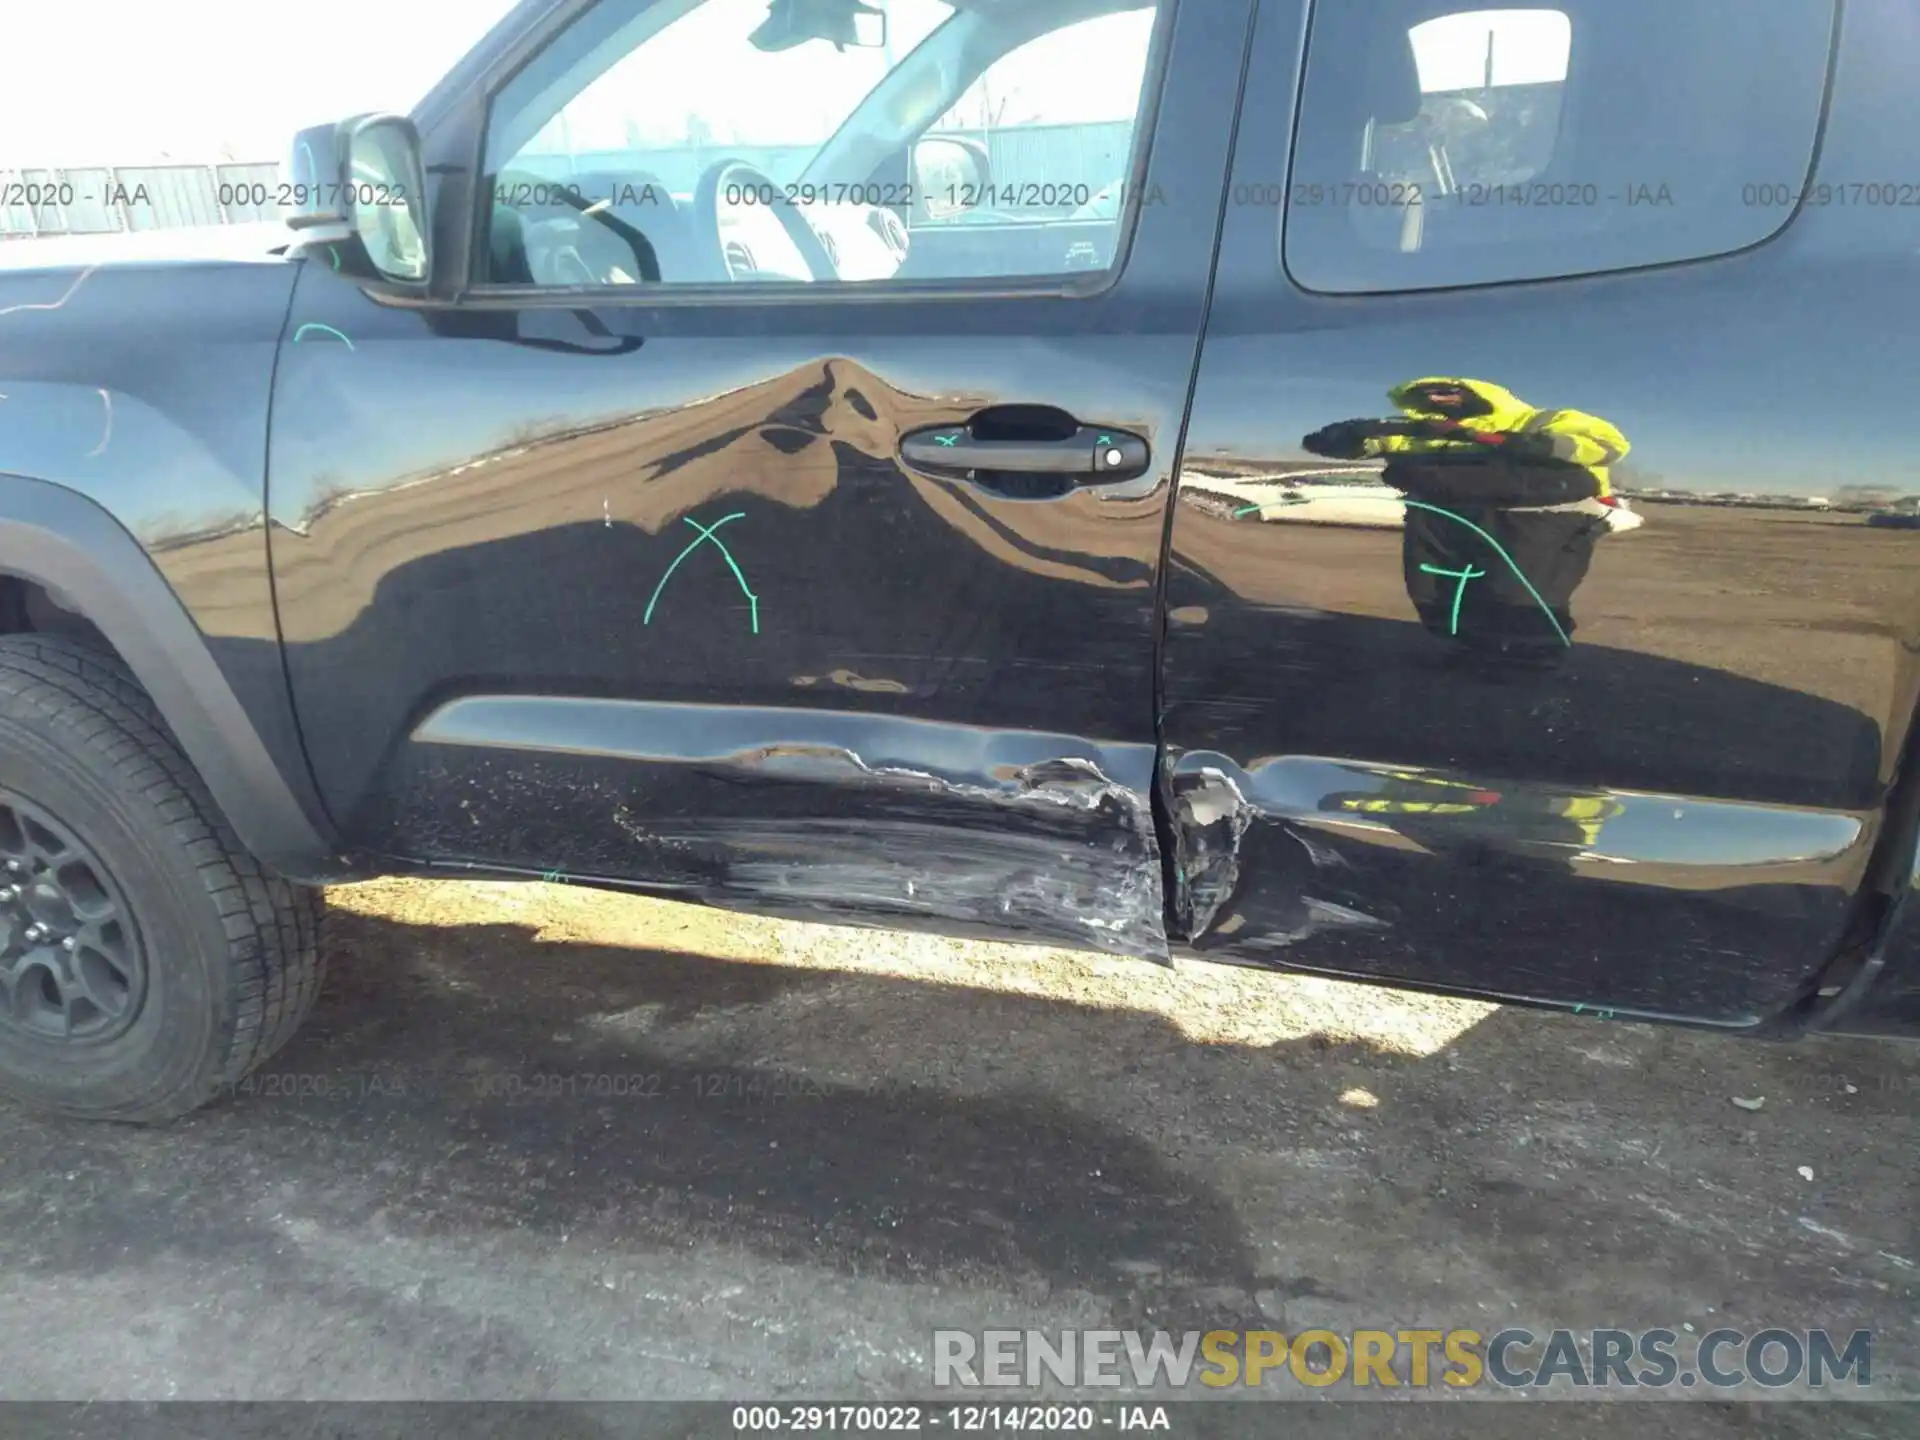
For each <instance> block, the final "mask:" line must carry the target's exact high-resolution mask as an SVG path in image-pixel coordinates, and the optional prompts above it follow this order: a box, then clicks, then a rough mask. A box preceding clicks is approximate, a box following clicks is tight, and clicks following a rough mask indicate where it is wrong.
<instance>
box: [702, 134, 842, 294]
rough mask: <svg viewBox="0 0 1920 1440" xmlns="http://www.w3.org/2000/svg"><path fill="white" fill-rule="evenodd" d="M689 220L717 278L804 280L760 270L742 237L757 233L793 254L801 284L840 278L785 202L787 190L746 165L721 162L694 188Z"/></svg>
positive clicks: (801, 219) (817, 238)
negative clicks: (800, 270)
mask: <svg viewBox="0 0 1920 1440" xmlns="http://www.w3.org/2000/svg"><path fill="white" fill-rule="evenodd" d="M692 219H693V228H694V234H695V236H696V237H697V239H698V240H699V243H700V246H701V248H702V249H704V250H705V251H706V252H707V253H708V254H710V255H712V256H714V257H715V258H716V259H717V261H718V263H719V265H720V273H721V274H722V275H724V276H725V277H726V278H727V279H729V280H747V279H752V278H753V277H754V276H756V275H760V274H772V275H777V276H781V277H782V278H786V279H793V280H799V279H802V277H800V276H797V275H789V274H786V272H783V271H780V270H771V271H769V270H763V269H762V268H761V266H760V263H759V257H757V256H756V255H755V254H754V253H753V247H752V244H751V243H749V242H748V241H747V240H746V239H744V238H742V235H741V232H743V231H751V230H755V229H758V230H759V232H760V236H761V237H766V238H772V237H774V236H779V237H780V238H782V239H784V241H785V242H786V244H787V245H788V246H790V247H791V248H792V249H793V250H795V251H797V252H798V255H799V260H800V262H801V264H803V265H804V266H805V267H806V270H807V274H806V276H805V277H804V278H805V279H807V280H838V279H839V278H840V272H839V270H838V269H837V268H836V267H835V266H834V263H833V257H832V256H831V255H829V254H828V253H827V247H826V246H825V245H824V244H822V243H821V240H820V236H819V233H818V232H817V231H815V230H814V228H813V226H812V225H811V224H809V223H808V221H807V217H806V216H805V215H804V214H802V213H801V211H800V209H799V207H798V206H796V205H794V204H793V203H792V202H790V201H789V200H788V199H787V196H786V190H785V189H784V188H783V187H782V186H780V185H777V184H775V183H774V182H773V181H772V180H770V179H769V178H768V177H767V176H766V175H765V174H764V173H763V172H761V171H760V170H758V169H756V168H755V167H754V166H752V165H749V164H748V163H747V162H746V161H744V160H719V161H716V162H715V163H714V164H712V165H711V166H709V167H708V168H707V171H706V173H705V174H703V175H702V176H701V177H700V183H699V184H698V185H696V186H695V187H694V191H693V217H692ZM768 221H772V222H773V226H772V228H768V224H767V222H768ZM763 248H764V246H763ZM776 248H777V246H776Z"/></svg>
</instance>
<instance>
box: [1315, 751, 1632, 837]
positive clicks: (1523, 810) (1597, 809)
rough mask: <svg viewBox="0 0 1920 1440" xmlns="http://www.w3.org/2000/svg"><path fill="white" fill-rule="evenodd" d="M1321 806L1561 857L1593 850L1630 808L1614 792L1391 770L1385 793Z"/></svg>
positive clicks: (1342, 796)
mask: <svg viewBox="0 0 1920 1440" xmlns="http://www.w3.org/2000/svg"><path fill="white" fill-rule="evenodd" d="M1320 808H1321V810H1323V811H1334V812H1337V813H1341V814H1348V815H1367V816H1372V817H1374V818H1376V819H1379V820H1381V821H1384V822H1385V823H1387V824H1390V825H1392V826H1393V828H1394V829H1396V830H1400V831H1403V832H1404V833H1406V834H1408V835H1409V836H1411V837H1412V838H1419V836H1420V832H1422V831H1425V832H1426V833H1428V834H1430V835H1431V836H1432V837H1433V838H1434V839H1436V840H1452V841H1456V842H1457V841H1461V840H1465V839H1477V840H1485V841H1498V842H1504V843H1505V844H1507V845H1510V846H1515V847H1544V848H1546V849H1548V850H1549V851H1551V852H1553V853H1556V854H1561V853H1565V852H1567V851H1569V850H1571V851H1572V852H1574V853H1576V854H1577V853H1580V852H1584V851H1589V850H1592V849H1593V848H1594V846H1595V845H1596V844H1597V843H1598V842H1599V839H1600V831H1601V829H1602V827H1604V826H1605V825H1606V823H1607V821H1609V820H1611V819H1613V818H1614V817H1615V816H1617V815H1620V814H1622V813H1623V812H1624V811H1625V809H1626V807H1625V806H1624V805H1622V804H1621V803H1620V802H1619V801H1618V800H1616V799H1614V798H1613V797H1612V796H1610V795H1601V794H1594V793H1592V792H1579V791H1575V792H1571V793H1569V792H1566V791H1559V792H1552V791H1543V790H1540V789H1537V788H1535V787H1532V786H1528V787H1525V788H1524V789H1522V790H1520V791H1519V792H1518V793H1509V792H1505V791H1500V790H1488V789H1485V788H1483V787H1481V786H1478V785H1474V784H1472V783H1470V782H1468V781H1464V780H1449V779H1446V778H1445V777H1443V776H1439V775H1431V774H1428V773H1426V772H1425V771H1421V770H1390V771H1387V772H1384V783H1382V784H1381V786H1380V788H1379V789H1378V790H1373V791H1364V792H1360V791H1343V792H1340V793H1338V794H1333V795H1328V796H1326V797H1325V798H1324V799H1323V800H1322V801H1321V802H1320ZM1428 820H1432V821H1434V822H1437V823H1434V824H1431V825H1429V824H1424V823H1423V822H1425V821H1428Z"/></svg>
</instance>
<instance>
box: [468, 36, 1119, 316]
mask: <svg viewBox="0 0 1920 1440" xmlns="http://www.w3.org/2000/svg"><path fill="white" fill-rule="evenodd" d="M1121 3H1128V0H1121ZM1134 3H1138V0H1134ZM1049 11H1052V12H1053V13H1055V14H1056V15H1058V16H1059V17H1060V18H1059V20H1058V21H1057V22H1056V23H1055V24H1053V25H1052V26H1049V25H1047V23H1046V15H1047V12H1049ZM1074 12H1078V13H1079V14H1080V15H1084V13H1085V12H1084V8H1083V7H1079V6H1073V7H1068V6H1064V5H1062V4H1060V3H1059V0H1034V3H1033V4H1030V5H1026V6H983V7H972V6H968V7H964V8H957V7H955V6H954V5H951V4H949V3H948V0H654V3H647V0H603V3H602V4H600V5H598V6H595V7H594V8H593V9H592V10H590V11H588V12H587V14H586V15H585V16H583V17H582V19H581V20H580V21H577V22H576V23H575V24H574V25H573V26H571V27H570V28H569V29H568V30H567V31H566V32H564V33H563V34H562V35H561V36H560V37H559V38H558V39H557V40H556V41H555V42H554V43H553V44H552V45H551V46H550V47H548V49H547V50H546V51H544V52H543V53H542V54H541V55H540V56H538V57H536V58H535V59H534V60H533V61H532V62H531V63H530V64H529V65H528V66H527V67H525V68H524V69H523V70H522V71H521V72H520V73H519V74H518V75H516V76H515V77H514V78H513V79H512V80H510V81H509V82H508V83H507V85H506V86H505V87H504V88H503V89H502V91H501V93H500V94H499V95H498V96H497V97H496V99H495V101H494V104H493V107H492V110H491V113H490V117H489V124H488V142H487V169H488V172H489V179H488V196H487V200H488V203H489V208H490V215H489V220H488V225H487V227H486V229H487V234H488V237H489V238H488V244H487V246H486V256H485V263H484V265H483V267H482V268H483V270H484V273H485V278H486V279H487V280H489V281H491V282H492V283H508V284H512V283H519V284H539V285H553V284H579V285H589V284H644V283H650V282H651V283H662V284H676V283H707V284H710V283H716V282H757V283H786V284H804V283H808V282H811V281H820V280H853V281H872V282H886V281H896V282H920V281H926V280H939V279H952V278H966V277H1006V276H1023V275H1037V276H1038V275H1049V274H1055V273H1059V272H1062V271H1067V270H1074V269H1087V268H1104V267H1105V266H1107V265H1109V264H1110V263H1111V260H1112V256H1113V255H1114V253H1115V252H1116V249H1117V245H1116V240H1117V231H1118V228H1119V224H1120V218H1121V217H1120V207H1119V206H1118V205H1111V206H1107V207H1104V208H1102V207H1101V206H1100V205H1099V204H1098V203H1097V202H1098V198H1099V197H1100V196H1101V194H1102V193H1103V192H1110V193H1111V192H1117V190H1118V187H1119V184H1120V182H1121V181H1122V179H1123V178H1124V176H1125V175H1126V174H1127V172H1128V167H1129V165H1130V163H1131V157H1132V153H1133V145H1134V141H1135V138H1136V137H1135V130H1136V122H1137V116H1138V114H1139V110H1140V103H1141V93H1142V89H1143V85H1144V80H1145V72H1146V64H1147V56H1148V52H1149V49H1150V41H1151V35H1152V29H1153V21H1154V13H1155V12H1154V9H1153V8H1152V7H1151V6H1150V5H1149V6H1146V7H1145V8H1136V9H1128V10H1124V11H1121V12H1120V13H1116V14H1111V15H1104V16H1100V17H1097V18H1094V19H1091V20H1088V19H1073V20H1070V19H1069V18H1068V17H1069V15H1071V14H1073V13H1074ZM882 27H884V28H882ZM936 117H937V118H936Z"/></svg>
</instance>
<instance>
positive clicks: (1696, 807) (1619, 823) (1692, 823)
mask: <svg viewBox="0 0 1920 1440" xmlns="http://www.w3.org/2000/svg"><path fill="white" fill-rule="evenodd" d="M1622 798H1624V799H1625V801H1626V810H1625V811H1624V812H1623V813H1622V814H1620V815H1616V816H1615V817H1614V818H1613V819H1611V820H1609V821H1607V822H1606V824H1605V825H1603V826H1602V827H1601V829H1600V838H1599V839H1598V840H1597V841H1595V843H1594V847H1593V848H1594V849H1595V851H1597V852H1598V853H1600V854H1602V855H1621V856H1630V857H1632V858H1633V859H1635V860H1638V861H1640V862H1641V863H1643V864H1658V863H1667V864H1675V865H1758V864H1763V863H1766V862H1768V861H1781V860H1816V859H1821V858H1824V857H1826V856H1829V855H1835V854H1838V853H1839V852H1840V851H1842V850H1845V849H1846V848H1847V847H1848V846H1849V845H1851V844H1852V843H1853V842H1854V841H1855V840H1857V839H1858V838H1859V835H1860V822H1859V821H1857V820H1854V819H1852V818H1850V817H1848V816H1844V815H1828V814H1821V813H1818V812H1816V811H1811V810H1769V809H1766V808H1764V807H1762V806H1758V805H1721V804H1713V803H1711V802H1702V801H1698V800H1669V799H1667V798H1665V797H1663V796H1646V795H1629V796H1625V797H1622Z"/></svg>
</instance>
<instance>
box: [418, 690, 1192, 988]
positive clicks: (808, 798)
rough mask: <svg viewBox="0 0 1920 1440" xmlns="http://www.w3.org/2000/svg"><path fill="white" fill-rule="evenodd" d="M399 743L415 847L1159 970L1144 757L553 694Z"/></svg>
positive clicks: (1129, 749) (432, 724)
mask: <svg viewBox="0 0 1920 1440" xmlns="http://www.w3.org/2000/svg"><path fill="white" fill-rule="evenodd" d="M412 741H413V744H412V746H410V747H409V757H410V758H409V760H408V761H407V770H408V772H412V771H414V770H415V769H417V770H418V771H419V774H418V775H417V776H415V775H413V774H411V773H409V774H408V776H407V778H408V779H409V780H417V783H407V784H403V786H402V787H401V790H400V793H401V794H404V795H409V796H415V797H420V798H421V800H422V801H423V802H425V803H423V804H421V805H419V806H417V807H414V806H410V807H408V808H407V809H405V810H404V811H402V812H400V813H396V814H395V815H394V816H393V817H392V823H391V828H392V831H393V833H395V834H396V835H398V836H399V837H401V843H402V844H403V845H405V846H406V848H407V849H408V851H409V852H410V853H414V854H422V855H436V856H441V857H446V859H447V860H449V861H462V860H467V861H471V862H479V861H483V860H484V859H485V858H486V857H487V856H488V855H490V854H497V853H499V852H500V851H501V849H502V848H503V847H505V848H506V849H508V850H509V851H511V852H512V853H520V854H527V855H534V854H538V855H542V856H545V857H548V858H549V861H550V864H549V865H548V867H547V868H548V869H550V870H551V871H553V872H556V873H560V874H565V875H569V876H578V877H582V878H619V877H625V876H634V875H640V876H645V877H647V883H648V885H649V887H650V888H657V889H662V890H665V891H667V892H669V893H678V894H682V895H684V896H686V897H687V898H694V899H701V900H706V901H710V902H713V903H717V904H726V905H730V906H732V907H734V908H739V909H747V910H754V911H759V912H762V913H767V914H779V915H793V916H800V917H803V918H842V919H856V920H860V919H863V920H866V921H869V922H870V923H879V924H891V925H897V926H902V927H907V928H913V927H916V926H921V925H924V926H926V927H928V928H932V929H937V930H942V931H947V932H961V933H979V934H986V935H1001V936H1004V935H1009V934H1020V935H1023V936H1026V937H1027V938H1031V939H1033V940H1036V941H1043V942H1049V943H1055V944H1064V945H1074V946H1081V947H1085V948H1088V949H1098V950H1106V951H1110V952H1112V953H1116V954H1123V955H1133V956H1139V957H1141V958H1146V959H1154V960H1162V961H1164V960H1165V958H1166V936H1165V933H1164V928H1163V925H1162V899H1161V876H1160V854H1159V847H1158V844H1157V842H1156V840H1155V835H1154V827H1153V819H1152V815H1151V813H1150V806H1149V801H1148V787H1149V785H1150V783H1151V778H1152V771H1153V748H1152V747H1151V746H1150V745H1126V744H1119V745H1096V744H1093V743H1091V742H1089V741H1087V740H1085V739H1082V738H1079V737H1075V736H1068V735H1049V734H1042V733H1037V732H1033V731H991V730H984V729H978V728H973V727H968V726H962V725H946V724H939V723H933V722H926V721H914V720H904V719H899V718H895V717H888V716H874V715H859V714H852V713H843V712H835V711H825V710H801V709H792V710H782V709H772V708H741V709H731V708H725V707H716V706H700V705H674V704H646V703H639V702H627V701H613V700H592V699H569V698H562V697H554V696H542V697H534V696H524V697H523V696H472V697H468V698H465V699H461V700H456V701H453V702H451V703H449V704H446V705H443V706H441V707H440V708H439V709H437V710H436V711H434V713H433V714H431V715H429V716H428V717H427V718H426V720H425V721H423V722H422V723H421V724H420V726H419V727H418V728H417V729H416V730H415V731H414V733H413V736H412ZM716 783H718V784H722V785H727V786H730V787H738V790H737V793H738V794H739V796H740V797H741V798H740V799H739V801H738V802H737V804H736V805H735V806H734V807H732V808H731V809H730V810H728V811H725V812H716V810H715V809H714V807H712V805H711V804H709V803H708V802H707V800H706V798H705V797H706V796H708V795H709V794H710V793H711V787H712V786H713V785H714V784H716ZM537 793H548V794H551V795H552V796H553V797H554V803H553V804H552V805H551V806H549V807H529V806H527V805H526V804H524V803H523V802H524V800H525V797H526V796H528V795H530V794H537ZM823 796H830V797H831V799H832V802H833V803H832V805H831V807H829V806H828V805H826V804H825V803H823ZM502 827H511V828H510V829H507V830H504V831H503V829H502Z"/></svg>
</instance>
